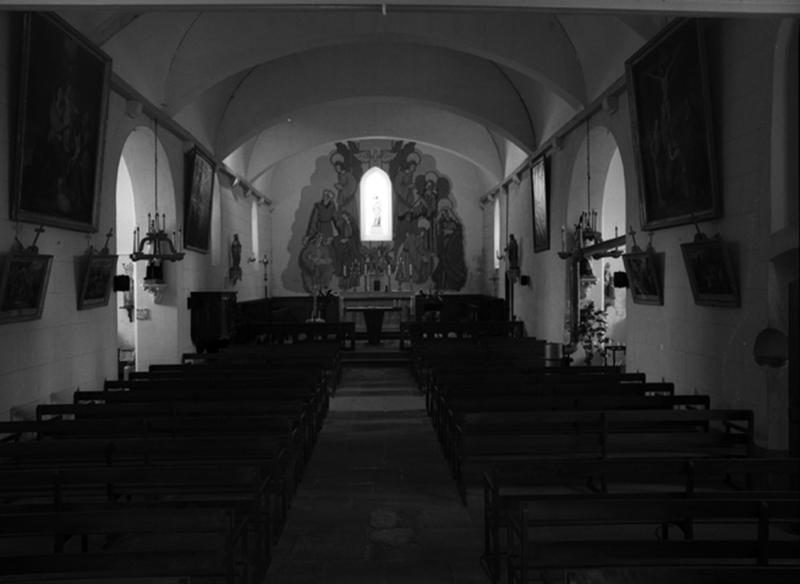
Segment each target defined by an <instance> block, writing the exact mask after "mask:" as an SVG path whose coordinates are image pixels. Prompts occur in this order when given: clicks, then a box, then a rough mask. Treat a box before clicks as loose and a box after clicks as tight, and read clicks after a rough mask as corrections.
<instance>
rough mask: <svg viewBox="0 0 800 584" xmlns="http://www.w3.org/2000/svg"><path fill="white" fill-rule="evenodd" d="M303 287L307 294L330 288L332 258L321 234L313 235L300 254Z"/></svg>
mask: <svg viewBox="0 0 800 584" xmlns="http://www.w3.org/2000/svg"><path fill="white" fill-rule="evenodd" d="M300 268H301V270H302V273H303V287H304V288H305V289H306V290H307V291H308V292H314V291H319V290H322V289H325V288H330V283H331V279H332V278H333V269H334V267H333V257H332V255H331V251H330V247H329V246H328V244H327V243H326V241H325V236H324V235H323V234H322V233H317V234H315V235H314V236H313V237H312V238H311V239H310V240H308V242H307V243H306V245H305V246H304V247H303V250H302V251H301V252H300Z"/></svg>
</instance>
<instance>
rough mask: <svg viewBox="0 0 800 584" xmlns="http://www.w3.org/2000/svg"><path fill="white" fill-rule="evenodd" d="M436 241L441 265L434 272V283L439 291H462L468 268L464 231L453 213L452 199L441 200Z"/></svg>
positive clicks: (435, 225)
mask: <svg viewBox="0 0 800 584" xmlns="http://www.w3.org/2000/svg"><path fill="white" fill-rule="evenodd" d="M434 240H435V242H436V254H437V256H438V257H439V263H438V265H437V266H436V268H435V269H434V272H433V281H434V284H435V285H436V288H437V289H438V290H460V289H461V288H463V287H464V284H466V282H467V266H466V263H465V261H464V230H463V227H462V225H461V221H459V219H458V217H456V215H455V213H454V212H453V203H452V202H451V201H450V199H440V200H439V204H438V212H437V214H436V222H435V224H434Z"/></svg>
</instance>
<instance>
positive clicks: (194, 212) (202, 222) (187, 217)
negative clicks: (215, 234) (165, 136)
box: [183, 146, 216, 253]
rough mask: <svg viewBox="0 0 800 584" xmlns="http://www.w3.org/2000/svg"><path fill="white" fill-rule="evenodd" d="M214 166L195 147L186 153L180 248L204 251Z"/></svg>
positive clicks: (207, 234) (209, 224) (207, 244)
mask: <svg viewBox="0 0 800 584" xmlns="http://www.w3.org/2000/svg"><path fill="white" fill-rule="evenodd" d="M215 172H216V168H215V167H214V163H213V162H212V161H211V158H209V157H208V156H206V154H205V153H203V152H202V151H201V150H200V149H199V148H197V147H196V146H195V147H194V148H193V149H192V150H190V151H189V152H188V153H187V154H186V181H185V182H186V196H185V198H184V204H183V244H184V247H186V248H188V249H191V250H194V251H199V252H201V253H207V252H208V248H209V240H210V237H211V203H212V197H213V195H214V173H215Z"/></svg>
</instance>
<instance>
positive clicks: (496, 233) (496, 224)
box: [492, 198, 502, 270]
mask: <svg viewBox="0 0 800 584" xmlns="http://www.w3.org/2000/svg"><path fill="white" fill-rule="evenodd" d="M492 243H493V246H492V247H493V248H494V249H493V253H492V262H493V263H492V265H493V266H494V269H495V270H498V269H500V257H499V256H500V254H501V252H502V250H501V249H500V199H499V198H495V200H494V220H493V223H492Z"/></svg>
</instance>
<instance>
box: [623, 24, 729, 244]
mask: <svg viewBox="0 0 800 584" xmlns="http://www.w3.org/2000/svg"><path fill="white" fill-rule="evenodd" d="M625 65H626V80H627V86H628V94H629V97H630V99H629V100H628V101H629V104H630V111H631V127H632V130H633V142H634V150H635V154H636V157H635V159H636V165H637V170H638V176H639V201H640V211H641V221H642V230H645V231H651V230H655V229H662V228H666V227H672V226H676V225H684V224H688V223H693V222H697V221H704V220H709V219H715V218H718V217H720V216H721V215H722V199H721V196H720V193H719V187H718V177H717V162H716V150H715V146H714V131H713V116H712V107H711V94H710V84H709V80H708V76H709V75H708V69H709V67H708V58H707V54H706V48H705V33H704V25H703V23H702V21H701V20H700V19H678V20H676V21H675V23H673V24H672V25H670V26H668V27H666V28H665V29H664V30H663V31H661V32H660V33H659V34H658V35H657V36H656V37H654V38H653V39H652V41H650V42H648V43H647V44H646V45H645V46H644V47H642V48H641V49H640V50H639V51H637V52H636V53H635V54H634V55H633V56H632V57H631V58H630V59H628V60H627V61H626V64H625Z"/></svg>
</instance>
